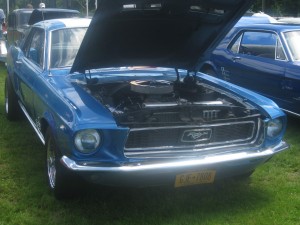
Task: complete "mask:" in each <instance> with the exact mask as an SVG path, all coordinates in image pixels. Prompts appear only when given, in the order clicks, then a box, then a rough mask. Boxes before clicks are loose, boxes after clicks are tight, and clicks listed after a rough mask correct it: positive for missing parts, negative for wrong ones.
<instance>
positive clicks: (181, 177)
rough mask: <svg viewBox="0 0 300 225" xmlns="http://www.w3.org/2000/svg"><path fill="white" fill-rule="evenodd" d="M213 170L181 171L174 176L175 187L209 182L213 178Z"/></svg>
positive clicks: (214, 172) (211, 181)
mask: <svg viewBox="0 0 300 225" xmlns="http://www.w3.org/2000/svg"><path fill="white" fill-rule="evenodd" d="M215 175H216V171H215V170H204V171H199V172H190V173H182V174H178V175H177V176H176V180H175V187H184V186H190V185H196V184H209V183H213V182H214V180H215Z"/></svg>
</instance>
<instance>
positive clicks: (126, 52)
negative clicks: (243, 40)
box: [5, 0, 288, 198]
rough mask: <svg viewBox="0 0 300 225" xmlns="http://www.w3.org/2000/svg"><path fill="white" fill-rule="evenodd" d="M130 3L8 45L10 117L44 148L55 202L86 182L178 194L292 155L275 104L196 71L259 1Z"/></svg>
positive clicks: (55, 24) (47, 24)
mask: <svg viewBox="0 0 300 225" xmlns="http://www.w3.org/2000/svg"><path fill="white" fill-rule="evenodd" d="M127 2H128V1H126V3H125V1H122V0H115V1H111V0H105V1H101V3H100V5H99V8H98V11H97V12H96V13H95V16H94V17H93V19H92V21H91V22H90V21H89V20H88V19H60V20H48V21H44V22H40V23H37V24H35V25H33V26H32V27H31V30H30V32H28V34H27V36H26V37H25V39H24V42H23V44H22V45H21V46H12V47H11V48H10V50H9V54H8V60H7V61H8V62H7V63H8V66H7V68H8V76H7V78H6V83H5V109H6V116H7V118H8V119H9V120H15V119H18V118H19V117H20V113H21V112H23V113H24V114H25V115H26V117H27V118H28V120H29V122H30V123H31V125H32V126H33V128H34V130H35V131H36V133H37V135H38V136H39V138H40V139H41V141H42V142H43V143H44V144H45V147H46V160H45V161H46V165H47V177H48V180H49V186H50V188H51V190H53V192H54V194H55V196H56V197H57V198H63V197H66V196H68V195H69V194H70V193H71V192H72V190H73V189H74V181H76V180H78V179H82V178H84V179H86V180H89V181H91V182H96V183H100V184H104V185H116V186H149V185H174V186H175V187H182V186H188V185H194V184H205V183H213V182H214V181H216V180H219V179H224V178H227V177H234V176H249V175H250V174H251V173H252V172H253V171H254V169H255V168H256V167H257V166H258V165H260V164H262V163H264V162H265V161H267V160H268V159H270V158H271V157H272V156H273V155H274V154H276V153H278V152H281V151H283V150H285V149H287V148H288V145H287V144H286V143H285V142H284V141H283V140H282V137H283V134H284V132H285V128H286V117H285V114H284V113H283V112H282V111H281V110H280V109H279V108H278V107H277V105H276V104H275V103H273V102H272V101H271V100H269V99H267V98H265V97H262V96H260V95H258V94H255V93H253V92H251V91H248V90H246V89H244V88H240V87H238V86H235V85H232V84H230V83H228V82H225V81H222V80H219V79H216V78H213V77H211V76H208V75H205V74H202V73H198V72H197V71H198V61H199V58H201V57H203V55H205V54H206V51H207V49H210V48H212V47H213V46H214V45H215V44H216V43H217V40H221V39H222V38H223V36H222V34H226V32H227V30H228V29H230V27H231V26H230V24H233V23H235V22H236V21H237V20H238V18H239V17H240V16H241V15H242V14H243V13H244V12H245V11H246V10H247V8H248V7H249V6H250V4H251V1H245V0H240V1H223V0H222V1H221V0H220V1H214V4H206V3H202V2H200V1H199V2H195V1H187V0H178V1H174V0H167V1H164V2H162V3H159V4H157V2H156V1H155V3H153V4H152V3H151V4H149V1H142V0H139V1H138V0H136V1H132V4H128V3H127ZM204 8H205V10H204ZM216 31H217V33H218V34H219V35H216Z"/></svg>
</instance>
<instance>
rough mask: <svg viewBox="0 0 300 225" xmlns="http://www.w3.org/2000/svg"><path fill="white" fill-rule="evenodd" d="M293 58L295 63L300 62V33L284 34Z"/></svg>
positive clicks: (290, 32)
mask: <svg viewBox="0 0 300 225" xmlns="http://www.w3.org/2000/svg"><path fill="white" fill-rule="evenodd" d="M284 36H285V39H286V42H287V44H288V46H289V49H290V52H291V54H292V57H293V59H294V60H295V61H300V42H299V40H300V31H289V32H286V33H284Z"/></svg>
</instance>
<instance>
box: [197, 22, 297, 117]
mask: <svg viewBox="0 0 300 225" xmlns="http://www.w3.org/2000/svg"><path fill="white" fill-rule="evenodd" d="M248 20H249V21H251V17H249V19H248ZM249 21H248V22H247V23H243V22H240V23H238V25H236V26H235V27H234V28H233V29H232V30H231V31H230V32H229V33H228V35H227V36H226V37H225V38H224V40H223V41H222V42H221V43H220V45H219V46H217V48H216V49H215V50H214V51H213V52H212V54H211V56H210V57H209V58H208V59H206V60H205V61H204V63H203V66H202V68H201V71H202V72H205V73H208V74H211V75H215V76H216V77H218V78H221V79H224V80H226V81H229V82H232V83H234V84H237V85H240V86H242V87H246V88H248V89H250V90H253V91H256V92H258V93H260V94H262V95H265V96H266V97H268V98H271V99H272V100H274V101H275V102H276V103H277V104H278V105H279V107H280V108H282V109H283V110H284V111H286V112H288V113H291V114H293V115H296V116H300V75H299V74H300V41H299V40H300V26H299V25H287V24H280V23H277V24H274V23H268V24H253V23H252V24H250V23H249Z"/></svg>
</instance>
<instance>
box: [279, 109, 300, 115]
mask: <svg viewBox="0 0 300 225" xmlns="http://www.w3.org/2000/svg"><path fill="white" fill-rule="evenodd" d="M281 109H282V111H284V112H286V113H289V114H291V115H294V116H298V117H300V114H299V113H295V112H292V111H289V110H287V109H283V108H281Z"/></svg>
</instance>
